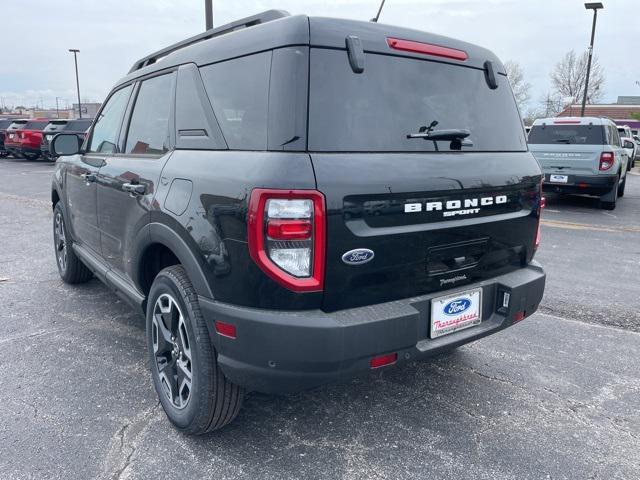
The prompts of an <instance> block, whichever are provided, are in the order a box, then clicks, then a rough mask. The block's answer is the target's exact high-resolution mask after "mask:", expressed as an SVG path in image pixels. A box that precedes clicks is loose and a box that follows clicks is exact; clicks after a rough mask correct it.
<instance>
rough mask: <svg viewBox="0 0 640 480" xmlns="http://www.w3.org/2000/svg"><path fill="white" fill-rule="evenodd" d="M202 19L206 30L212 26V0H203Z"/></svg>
mask: <svg viewBox="0 0 640 480" xmlns="http://www.w3.org/2000/svg"><path fill="white" fill-rule="evenodd" d="M204 19H205V25H206V30H211V29H212V28H213V0H204Z"/></svg>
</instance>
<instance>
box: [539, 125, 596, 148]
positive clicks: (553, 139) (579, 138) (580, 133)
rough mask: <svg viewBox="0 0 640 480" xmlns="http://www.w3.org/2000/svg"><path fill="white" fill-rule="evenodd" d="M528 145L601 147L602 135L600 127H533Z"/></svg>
mask: <svg viewBox="0 0 640 480" xmlns="http://www.w3.org/2000/svg"><path fill="white" fill-rule="evenodd" d="M529 143H533V144H537V143H545V144H551V143H565V144H579V145H603V144H604V133H603V129H602V126H601V125H534V126H533V128H532V129H531V132H530V133H529Z"/></svg>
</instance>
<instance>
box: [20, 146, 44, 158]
mask: <svg viewBox="0 0 640 480" xmlns="http://www.w3.org/2000/svg"><path fill="white" fill-rule="evenodd" d="M20 153H21V154H22V155H37V156H38V157H39V156H40V155H41V154H42V152H41V151H40V147H39V146H38V147H37V148H36V147H25V146H21V147H20Z"/></svg>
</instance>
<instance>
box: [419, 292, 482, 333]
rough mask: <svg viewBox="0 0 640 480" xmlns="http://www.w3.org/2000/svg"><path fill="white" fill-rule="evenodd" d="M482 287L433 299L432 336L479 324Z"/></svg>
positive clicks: (480, 319)
mask: <svg viewBox="0 0 640 480" xmlns="http://www.w3.org/2000/svg"><path fill="white" fill-rule="evenodd" d="M481 317H482V289H480V288H474V289H473V290H466V291H462V292H459V293H456V294H455V295H447V296H446V297H438V298H434V299H432V300H431V338H438V337H441V336H443V335H447V334H449V333H453V332H457V331H458V330H464V329H465V328H469V327H473V326H475V325H478V324H479V323H480V322H481V321H482V318H481Z"/></svg>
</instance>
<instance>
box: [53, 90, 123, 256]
mask: <svg viewBox="0 0 640 480" xmlns="http://www.w3.org/2000/svg"><path fill="white" fill-rule="evenodd" d="M131 90H132V86H131V85H129V86H126V87H124V88H122V89H120V90H117V91H115V92H114V93H113V94H112V95H111V96H110V97H109V98H108V100H107V101H106V103H105V104H104V107H103V108H102V110H101V111H100V114H99V116H98V119H97V121H96V124H95V126H94V128H93V130H92V132H91V137H90V139H89V141H88V142H87V144H86V148H85V149H84V150H83V151H82V152H81V153H80V154H79V155H75V156H73V157H71V159H70V160H69V161H68V166H67V168H66V169H65V191H66V198H67V216H68V220H67V221H68V223H69V224H70V226H71V231H72V235H73V238H74V240H75V241H76V242H77V243H79V244H81V245H83V246H86V247H89V248H90V249H91V250H93V251H94V252H95V253H97V254H98V255H99V254H100V231H99V229H98V222H97V188H96V181H97V178H98V171H99V170H100V167H101V166H102V165H103V163H104V161H105V159H106V158H107V157H109V156H110V155H113V153H114V152H115V151H116V149H117V144H118V136H119V134H120V129H121V126H122V119H123V117H124V112H125V110H126V107H127V102H128V101H129V97H130V95H131Z"/></svg>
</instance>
